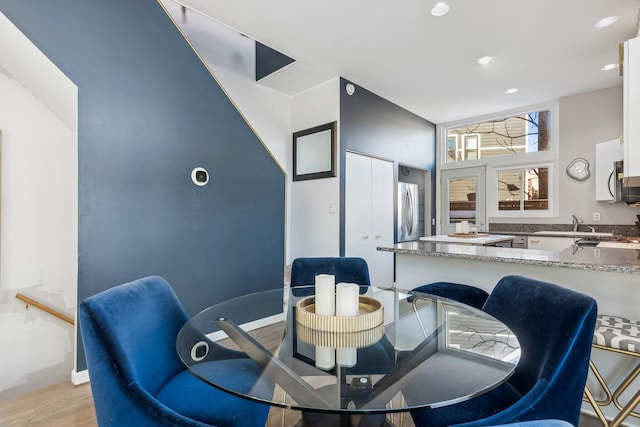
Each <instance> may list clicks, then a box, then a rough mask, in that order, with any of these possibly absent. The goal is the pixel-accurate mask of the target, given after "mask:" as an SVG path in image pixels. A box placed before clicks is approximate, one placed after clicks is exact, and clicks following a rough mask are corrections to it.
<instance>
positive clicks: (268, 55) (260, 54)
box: [256, 41, 296, 81]
mask: <svg viewBox="0 0 640 427" xmlns="http://www.w3.org/2000/svg"><path fill="white" fill-rule="evenodd" d="M295 61H296V60H295V59H293V58H291V57H288V56H287V55H285V54H283V53H280V52H278V51H277V50H274V49H271V48H270V47H269V46H267V45H264V44H262V43H260V42H258V41H257V42H256V81H258V80H260V79H263V78H265V77H267V76H268V75H269V74H272V73H275V72H276V71H278V70H279V69H281V68H283V67H286V66H287V65H289V64H291V63H292V62H295Z"/></svg>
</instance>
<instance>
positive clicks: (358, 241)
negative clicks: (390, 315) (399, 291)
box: [345, 152, 394, 286]
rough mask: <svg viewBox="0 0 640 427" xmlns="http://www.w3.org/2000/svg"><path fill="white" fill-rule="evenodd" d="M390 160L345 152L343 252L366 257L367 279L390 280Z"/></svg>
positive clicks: (375, 282)
mask: <svg viewBox="0 0 640 427" xmlns="http://www.w3.org/2000/svg"><path fill="white" fill-rule="evenodd" d="M393 209H394V184H393V162H388V161H385V160H380V159H374V158H372V157H368V156H363V155H359V154H355V153H349V152H347V153H346V164H345V256H353V257H361V258H364V259H365V260H366V261H367V264H368V266H369V274H370V276H371V283H372V284H373V285H374V286H376V285H383V286H391V285H392V284H393V253H391V252H381V251H378V250H377V249H376V248H377V247H378V246H392V245H393V231H394V227H393Z"/></svg>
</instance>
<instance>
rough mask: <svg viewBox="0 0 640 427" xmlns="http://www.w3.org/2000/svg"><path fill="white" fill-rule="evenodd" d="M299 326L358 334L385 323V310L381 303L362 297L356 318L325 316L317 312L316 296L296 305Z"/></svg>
mask: <svg viewBox="0 0 640 427" xmlns="http://www.w3.org/2000/svg"><path fill="white" fill-rule="evenodd" d="M296 320H297V322H298V324H300V325H302V326H304V327H307V328H309V329H314V330H316V331H327V332H358V331H365V330H368V329H372V328H375V327H376V326H378V325H380V324H382V322H383V321H384V308H383V307H382V304H381V303H380V301H378V300H376V299H374V298H371V297H367V296H364V295H360V298H359V302H358V314H357V315H355V316H325V315H321V314H316V312H315V296H310V297H306V298H303V299H301V300H300V301H298V303H297V304H296Z"/></svg>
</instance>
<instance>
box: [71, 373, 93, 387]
mask: <svg viewBox="0 0 640 427" xmlns="http://www.w3.org/2000/svg"><path fill="white" fill-rule="evenodd" d="M88 382H89V371H88V370H86V369H85V370H84V371H80V372H77V371H76V370H75V369H73V370H72V371H71V383H72V384H73V385H80V384H86V383H88Z"/></svg>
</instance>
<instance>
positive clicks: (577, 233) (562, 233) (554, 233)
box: [533, 231, 613, 237]
mask: <svg viewBox="0 0 640 427" xmlns="http://www.w3.org/2000/svg"><path fill="white" fill-rule="evenodd" d="M533 234H546V235H547V236H559V237H589V236H592V237H611V236H613V233H594V232H591V231H536V232H534V233H533Z"/></svg>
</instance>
